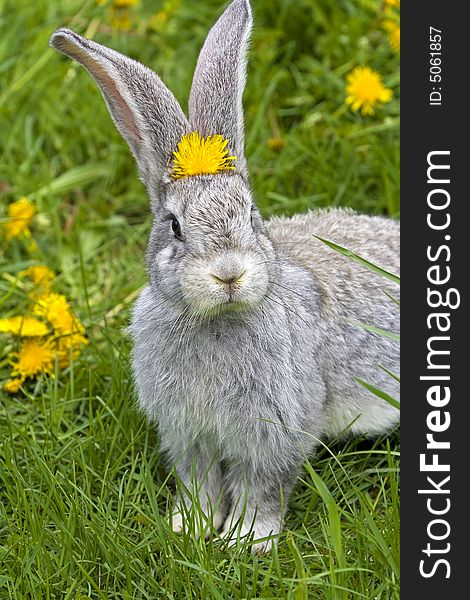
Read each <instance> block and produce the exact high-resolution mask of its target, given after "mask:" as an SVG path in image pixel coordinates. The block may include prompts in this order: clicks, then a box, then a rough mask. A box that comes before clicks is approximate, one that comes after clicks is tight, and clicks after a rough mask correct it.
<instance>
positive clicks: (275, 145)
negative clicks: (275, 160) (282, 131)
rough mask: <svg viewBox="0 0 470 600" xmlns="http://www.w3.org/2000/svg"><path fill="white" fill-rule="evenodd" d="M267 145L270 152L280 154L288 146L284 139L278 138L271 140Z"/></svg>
mask: <svg viewBox="0 0 470 600" xmlns="http://www.w3.org/2000/svg"><path fill="white" fill-rule="evenodd" d="M266 144H267V146H268V148H269V149H270V150H273V151H274V152H280V151H281V150H282V149H283V148H284V146H285V145H286V141H285V139H284V138H282V137H280V136H277V137H271V138H269V140H268V141H267V142H266Z"/></svg>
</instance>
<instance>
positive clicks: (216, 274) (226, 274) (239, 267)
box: [209, 253, 246, 286]
mask: <svg viewBox="0 0 470 600" xmlns="http://www.w3.org/2000/svg"><path fill="white" fill-rule="evenodd" d="M243 263H244V261H243V259H242V258H241V257H240V256H238V255H236V254H233V253H227V254H225V253H224V254H221V255H219V256H218V257H217V258H216V260H215V261H214V262H213V263H212V268H211V269H210V271H209V274H210V276H211V277H212V279H213V280H214V281H216V282H217V283H218V284H221V285H228V286H234V285H236V284H239V283H241V280H242V278H243V275H244V274H245V273H246V264H243Z"/></svg>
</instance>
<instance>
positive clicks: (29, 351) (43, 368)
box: [10, 339, 56, 380]
mask: <svg viewBox="0 0 470 600" xmlns="http://www.w3.org/2000/svg"><path fill="white" fill-rule="evenodd" d="M55 354H56V353H55V350H54V348H53V347H52V344H51V341H50V340H38V339H29V340H25V341H24V342H23V343H22V344H21V347H20V350H19V352H17V353H16V352H13V353H11V354H10V357H11V358H12V359H13V360H12V361H11V364H12V366H13V369H12V372H11V376H12V378H20V379H23V380H24V379H26V377H35V376H36V375H40V374H41V373H45V374H47V375H51V374H52V373H53V371H54V364H55ZM15 359H16V360H15Z"/></svg>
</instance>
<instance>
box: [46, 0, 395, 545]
mask: <svg viewBox="0 0 470 600" xmlns="http://www.w3.org/2000/svg"><path fill="white" fill-rule="evenodd" d="M250 29H251V8H250V3H249V1H248V0H234V1H233V2H232V3H231V4H230V5H229V7H228V8H227V9H226V11H225V12H224V13H223V14H222V16H221V17H220V18H219V20H218V21H217V23H216V24H215V25H214V27H213V28H212V29H211V31H210V32H209V34H208V37H207V39H206V42H205V44H204V46H203V48H202V50H201V53H200V56H199V60H198V63H197V66H196V71H195V74H194V79H193V84H192V88H191V93H190V100H189V117H188V118H186V116H185V115H184V113H183V111H182V110H181V108H180V106H179V105H178V103H177V101H176V99H175V98H174V96H173V95H172V94H171V92H170V91H169V90H168V89H167V88H166V86H165V85H164V84H163V83H162V81H161V80H160V79H159V78H158V76H157V75H156V74H155V73H153V72H152V71H151V70H150V69H148V68H146V67H144V66H142V65H141V64H139V63H137V62H136V61H134V60H131V59H130V58H127V57H125V56H123V55H121V54H119V53H117V52H115V51H113V50H110V49H108V48H106V47H104V46H101V45H99V44H97V43H95V42H93V41H90V40H87V39H85V38H83V37H82V36H79V35H78V34H76V33H74V32H72V31H70V30H68V29H59V30H58V31H56V32H55V33H54V34H53V35H52V38H51V45H52V46H53V47H54V48H56V49H58V50H60V51H61V52H63V53H65V54H67V55H68V56H70V57H72V58H74V59H76V60H78V61H79V62H80V63H82V64H83V65H84V66H85V67H86V68H87V69H88V71H89V72H90V74H91V75H92V76H93V77H94V79H95V80H96V82H97V84H98V86H99V88H100V90H101V92H102V94H103V96H104V99H105V101H106V103H107V105H108V108H109V110H110V113H111V115H112V117H113V119H114V121H115V123H116V125H117V127H118V129H119V130H120V131H121V133H122V135H123V137H124V138H125V139H126V141H127V142H128V144H129V146H130V149H131V151H132V152H133V154H134V156H135V158H136V161H137V165H138V169H139V172H140V175H141V178H142V180H143V181H144V183H145V185H146V188H147V190H148V193H149V196H150V200H151V208H152V212H153V227H152V231H151V235H150V240H149V245H148V251H147V269H148V275H149V284H148V286H147V287H146V288H145V289H144V290H143V291H142V292H141V294H140V296H139V298H138V300H137V301H136V303H135V306H134V308H133V312H132V323H131V326H130V332H131V335H132V337H133V341H134V351H133V371H134V376H135V381H136V385H137V389H138V398H139V400H138V401H139V405H140V407H141V409H142V410H143V411H144V412H145V413H146V415H147V416H148V417H149V419H150V420H151V421H152V422H154V423H155V424H156V425H157V426H158V432H159V439H160V443H161V447H162V449H163V451H164V452H165V454H166V456H167V457H168V463H169V465H171V466H175V469H176V472H177V474H178V476H179V478H180V480H181V482H182V483H183V484H184V485H183V491H182V492H181V495H180V496H179V497H178V498H177V502H176V505H175V509H174V512H173V514H172V515H171V521H172V526H173V528H174V529H175V530H180V529H182V528H183V526H184V522H183V521H184V517H185V515H186V514H188V513H187V511H189V510H190V509H191V502H192V499H194V494H197V495H198V502H199V504H200V507H201V508H202V509H203V511H204V513H205V514H206V515H207V518H208V519H209V518H212V520H213V525H214V527H215V528H218V529H220V528H221V530H222V535H224V536H225V535H226V536H228V538H229V539H230V536H231V535H235V534H234V533H233V531H235V530H236V528H238V534H239V535H240V536H244V535H247V534H249V533H252V534H253V536H254V538H255V539H257V540H260V539H261V538H263V539H261V541H259V542H256V543H254V544H253V546H252V548H253V550H254V551H258V552H259V551H265V550H267V549H269V548H270V546H271V544H272V543H273V540H275V538H276V535H277V534H279V532H280V530H281V526H282V520H283V513H284V507H285V504H286V503H287V498H288V495H289V493H290V491H291V489H292V487H293V485H294V483H295V481H296V477H297V475H298V473H299V471H300V469H301V466H302V463H303V461H304V460H305V459H306V458H307V457H309V456H311V455H312V453H313V452H314V450H315V448H316V447H317V445H318V443H319V442H320V440H322V439H325V438H328V437H332V436H340V435H344V434H348V435H350V434H361V433H364V434H368V435H374V434H379V433H381V432H386V431H387V430H389V429H390V428H391V427H392V426H393V425H395V424H396V423H397V421H398V411H397V410H396V409H395V408H393V407H391V406H390V405H389V404H387V403H386V402H384V401H383V400H381V399H379V398H378V397H376V396H375V395H373V394H371V393H369V392H368V391H367V390H366V389H365V388H364V387H362V386H361V385H359V383H358V382H357V381H356V379H355V378H356V377H358V378H361V379H363V380H365V381H367V382H370V383H372V384H373V385H375V386H376V387H378V388H380V389H382V390H384V391H386V392H387V393H389V394H391V395H393V396H395V397H396V396H397V395H398V384H397V382H396V381H395V380H394V378H392V377H390V376H389V375H388V374H387V373H386V372H385V371H384V370H383V369H381V368H380V367H379V365H383V366H384V367H386V368H387V369H388V370H390V371H392V372H393V373H398V370H399V350H398V344H397V342H396V341H395V340H394V339H392V338H389V337H384V336H381V335H378V334H376V333H375V332H373V331H371V330H370V329H365V328H363V327H361V326H360V325H359V324H360V323H366V324H367V325H370V326H372V327H377V328H381V329H385V330H389V331H393V332H397V331H398V329H399V315H398V310H397V307H396V306H395V305H394V303H393V302H392V300H391V299H390V298H389V297H388V296H387V294H389V295H391V296H394V297H397V296H398V289H397V287H398V286H397V285H396V284H395V283H393V282H392V281H389V280H388V279H385V278H383V277H381V276H379V275H377V274H375V273H373V272H371V271H370V270H368V269H366V268H365V267H363V266H362V265H359V264H358V263H356V262H353V261H351V260H350V259H348V258H346V257H344V256H342V255H340V254H339V253H337V252H335V251H334V250H332V249H330V248H329V247H328V246H327V245H325V244H324V243H323V242H322V241H320V240H318V239H317V238H316V237H315V236H319V237H322V238H326V239H329V240H331V241H333V242H335V243H337V244H340V245H342V246H346V247H347V248H349V249H350V250H352V251H354V252H356V253H358V254H360V255H362V256H363V257H364V258H366V259H367V260H369V261H372V262H375V263H377V264H379V265H381V266H382V267H384V268H385V269H388V270H390V271H393V272H398V270H399V224H398V222H397V221H395V220H391V219H387V218H382V217H371V216H365V215H359V214H355V213H354V212H353V211H351V210H344V209H343V210H340V209H331V210H319V211H312V212H309V213H307V214H299V215H296V216H294V217H292V218H273V219H271V220H270V221H268V222H265V221H263V219H262V218H261V216H260V214H259V212H258V210H257V208H256V206H255V204H254V201H253V198H252V195H251V193H250V189H249V186H248V171H247V164H246V159H245V155H244V125H243V110H242V94H243V89H244V86H245V71H246V50H247V44H248V37H249V33H250ZM191 131H198V132H199V133H200V134H201V136H208V135H214V134H221V135H223V136H224V137H225V138H226V139H228V141H229V150H230V153H232V154H234V155H235V156H236V157H237V161H236V170H235V171H233V172H227V171H226V172H222V173H218V174H215V175H199V176H192V177H185V178H182V179H178V180H173V179H172V178H171V177H170V175H169V164H170V162H171V160H172V156H173V152H174V151H175V149H176V146H177V144H178V142H179V140H180V139H181V138H182V136H183V135H184V134H186V133H189V132H191ZM175 219H176V221H177V223H178V226H179V227H180V232H179V237H176V236H175V233H174V223H175ZM384 292H386V293H384ZM273 536H274V537H273Z"/></svg>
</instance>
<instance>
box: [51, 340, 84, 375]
mask: <svg viewBox="0 0 470 600" xmlns="http://www.w3.org/2000/svg"><path fill="white" fill-rule="evenodd" d="M55 342H56V351H57V357H58V362H59V367H60V368H61V369H63V368H64V367H68V366H69V365H70V363H71V361H72V360H76V359H77V358H78V357H79V355H80V352H81V351H82V349H83V346H86V345H87V344H88V340H87V339H86V337H84V336H83V335H81V334H80V333H73V334H71V335H63V336H59V337H57V338H56V339H55Z"/></svg>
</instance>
